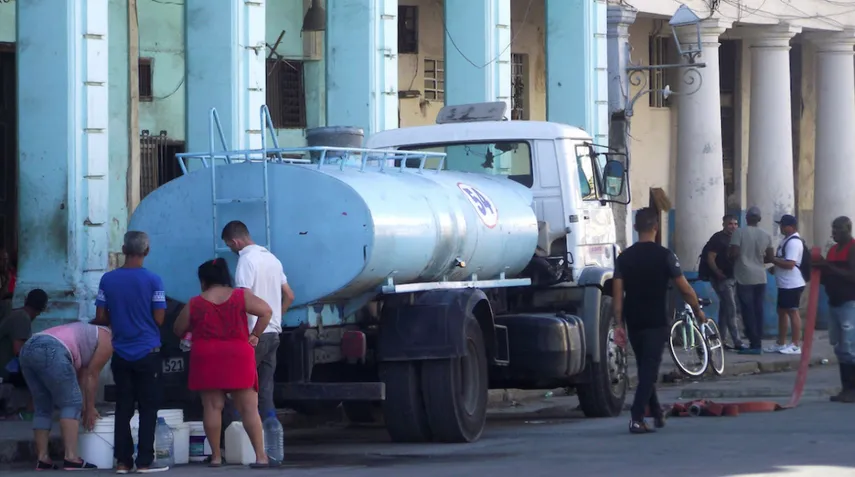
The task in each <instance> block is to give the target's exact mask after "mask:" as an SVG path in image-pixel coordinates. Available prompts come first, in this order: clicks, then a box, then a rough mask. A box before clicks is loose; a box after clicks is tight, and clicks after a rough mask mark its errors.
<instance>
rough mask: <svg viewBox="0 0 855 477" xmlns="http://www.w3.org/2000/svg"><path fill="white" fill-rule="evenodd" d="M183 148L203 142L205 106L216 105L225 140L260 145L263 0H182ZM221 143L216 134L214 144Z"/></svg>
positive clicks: (234, 145) (202, 146)
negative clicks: (184, 134)
mask: <svg viewBox="0 0 855 477" xmlns="http://www.w3.org/2000/svg"><path fill="white" fill-rule="evenodd" d="M184 15H185V16H186V21H185V24H186V32H185V34H186V39H185V44H186V56H187V61H186V65H185V70H186V73H185V74H186V78H187V79H186V83H187V88H186V90H187V149H188V150H189V151H194V152H199V151H207V150H209V149H210V146H209V145H208V138H209V134H208V129H209V128H208V112H209V111H210V109H211V108H217V113H218V114H219V116H220V121H221V123H222V126H223V132H224V134H225V137H226V141H227V142H228V143H229V144H227V146H228V147H229V148H231V149H256V148H260V147H261V134H260V133H261V121H260V120H259V108H261V106H262V105H263V104H264V103H265V102H266V89H265V88H266V85H267V63H266V58H267V50H266V47H265V44H264V35H265V23H266V22H265V18H266V17H265V0H255V1H252V2H247V1H234V0H187V1H186V2H185V6H184ZM215 147H216V148H217V150H219V149H220V148H221V146H220V144H219V139H218V140H217V144H216V146H215Z"/></svg>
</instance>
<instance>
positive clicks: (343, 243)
mask: <svg viewBox="0 0 855 477" xmlns="http://www.w3.org/2000/svg"><path fill="white" fill-rule="evenodd" d="M504 114H505V105H504V103H484V104H474V105H463V106H449V107H446V108H444V109H443V110H442V111H441V112H440V114H439V116H438V119H437V124H435V125H428V126H421V127H409V128H402V129H395V130H390V131H384V132H381V133H378V134H375V135H374V136H371V137H369V138H368V140H367V142H366V145H365V147H364V148H363V147H362V138H361V132H359V130H355V129H354V128H325V129H322V130H319V131H320V133H318V132H317V131H314V132H313V131H310V132H311V133H312V134H314V137H310V146H309V147H305V148H293V149H283V148H279V147H278V145H277V144H275V140H274V144H273V146H272V147H270V148H268V147H267V145H266V142H267V141H266V139H263V140H262V141H263V142H262V148H261V149H259V150H250V151H235V150H228V148H227V147H226V146H225V141H224V140H221V145H220V146H221V147H219V148H216V147H215V145H216V141H215V139H216V138H217V136H218V133H219V137H220V138H222V137H223V135H222V132H221V130H220V129H219V121H218V118H217V114H216V111H214V110H212V111H211V117H210V119H211V147H210V150H211V151H213V152H203V153H188V154H180V155H179V160H180V161H181V165H182V169H183V170H185V174H183V175H182V176H180V177H179V178H177V179H175V180H172V181H171V182H168V183H166V184H164V185H162V186H161V187H159V188H158V189H156V190H154V191H153V192H152V193H151V194H149V195H148V196H146V197H145V198H144V199H143V200H142V202H141V203H140V205H139V206H138V207H137V209H136V210H135V211H134V213H133V216H132V218H131V221H130V224H129V229H131V230H142V231H145V232H147V233H148V234H149V235H150V238H151V252H150V254H149V256H148V258H147V259H146V267H147V268H149V269H150V270H152V271H154V272H156V273H158V274H159V275H160V276H161V277H162V278H163V281H164V284H165V287H166V292H167V295H168V297H169V309H168V310H167V320H166V323H165V324H164V327H163V333H162V334H163V347H162V349H161V354H162V356H163V375H162V381H163V383H164V386H165V388H164V389H165V398H166V402H165V405H168V406H182V407H184V408H185V412H194V411H193V409H198V407H197V406H198V405H199V404H198V403H199V401H198V396H196V395H194V393H192V392H190V391H188V390H187V388H186V384H187V368H186V365H187V363H188V355H187V353H186V352H184V351H182V350H181V348H180V347H179V339H178V337H176V336H174V334H173V333H172V323H173V322H174V320H175V317H176V316H177V314H178V312H179V311H180V309H181V307H182V306H183V304H184V303H186V302H187V301H188V300H189V299H190V298H191V297H192V296H194V295H196V294H198V293H199V283H198V281H197V279H196V268H197V266H198V265H199V264H200V263H202V262H203V261H205V260H211V259H212V258H213V257H214V256H217V255H219V256H223V257H225V258H226V259H227V260H228V261H229V262H230V266H231V267H232V270H234V268H233V267H234V264H235V263H236V260H237V257H236V256H235V255H234V254H232V253H231V252H229V251H228V249H227V248H225V245H224V244H223V243H222V241H221V240H220V233H221V230H222V227H223V226H224V225H225V224H226V223H227V222H229V221H231V220H241V221H243V222H244V223H246V224H247V226H248V228H249V230H250V232H251V233H252V234H253V236H254V238H255V241H256V243H258V244H260V245H263V246H266V247H268V248H270V250H271V251H272V252H273V253H274V254H275V255H276V256H277V257H278V258H279V259H280V260H281V261H282V263H283V265H284V268H285V272H286V274H287V276H288V282H289V283H290V285H291V287H292V289H293V291H294V295H295V297H296V298H295V301H294V303H293V304H292V306H291V308H290V309H289V311H288V312H287V314H286V315H285V316H283V321H282V325H283V332H282V335H281V336H280V347H279V353H278V366H277V370H276V385H275V400H276V403H277V406H279V407H290V408H293V409H295V410H297V411H298V412H302V413H318V412H323V411H324V410H330V409H333V408H336V407H338V406H340V405H341V406H343V410H344V413H345V414H346V415H347V416H348V417H349V418H350V420H352V421H358V422H365V421H371V420H382V421H385V425H386V428H387V429H388V432H389V434H390V435H391V437H392V440H393V441H398V442H427V441H437V442H472V441H475V440H477V439H478V438H479V437H480V436H481V434H482V431H483V429H484V426H485V419H486V408H487V402H488V390H490V389H505V388H518V389H552V388H558V387H567V388H574V389H575V390H576V393H577V395H578V398H579V401H580V404H581V409H582V411H583V412H584V413H585V415H587V416H589V417H609V416H615V415H617V414H619V413H620V412H621V410H622V408H623V404H624V400H625V395H626V390H627V384H628V382H627V375H626V356H625V355H624V353H623V351H622V350H621V349H620V348H619V347H618V346H616V345H615V343H614V339H613V319H612V316H611V297H610V296H609V294H610V290H611V280H612V268H613V264H614V258H615V256H616V255H617V254H618V253H619V250H618V248H617V246H616V245H615V243H614V242H615V223H614V219H613V215H612V210H611V204H609V202H621V203H626V202H627V201H628V198H629V191H628V187H629V186H628V181H627V167H626V162H625V159H624V158H623V156H621V155H618V154H612V153H610V152H609V151H608V150H604V151H601V150H599V148H598V147H597V146H595V145H593V144H592V140H591V137H590V136H589V135H588V134H587V133H585V132H584V131H582V130H581V129H578V128H575V127H570V126H567V125H563V124H556V123H550V122H539V121H507V120H504ZM261 117H262V122H263V124H264V125H265V126H266V127H265V128H263V137H266V134H264V130H272V129H273V128H272V124H271V121H270V119H269V114H268V113H267V109H266V107H262V111H261ZM313 142H314V143H315V144H312V143H313ZM317 143H323V144H322V145H317ZM194 163H195V165H194ZM274 306H275V305H274ZM106 394H107V396H108V399H109V396H110V395H111V394H112V393H111V389H107V393H106Z"/></svg>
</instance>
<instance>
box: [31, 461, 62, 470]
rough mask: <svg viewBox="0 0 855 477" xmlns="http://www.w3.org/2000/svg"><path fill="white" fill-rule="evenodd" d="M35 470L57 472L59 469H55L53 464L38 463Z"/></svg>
mask: <svg viewBox="0 0 855 477" xmlns="http://www.w3.org/2000/svg"><path fill="white" fill-rule="evenodd" d="M36 470H59V467H57V466H56V465H55V464H54V463H53V462H42V461H39V463H38V464H36Z"/></svg>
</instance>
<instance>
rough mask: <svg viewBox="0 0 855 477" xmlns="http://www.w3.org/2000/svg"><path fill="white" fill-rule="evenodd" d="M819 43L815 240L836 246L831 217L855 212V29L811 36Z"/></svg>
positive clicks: (817, 60) (825, 244) (817, 46)
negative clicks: (854, 56) (833, 240)
mask: <svg viewBox="0 0 855 477" xmlns="http://www.w3.org/2000/svg"><path fill="white" fill-rule="evenodd" d="M810 38H811V40H812V41H813V42H814V43H815V44H816V49H817V51H816V103H817V104H816V159H815V160H816V162H815V172H814V174H815V178H814V191H815V192H814V240H815V245H817V246H820V247H823V246H824V247H825V249H827V248H828V247H830V246H831V222H832V221H833V220H834V219H835V218H836V217H838V216H841V215H846V216H849V217H853V216H855V187H853V186H852V180H851V175H852V170H853V167H852V165H853V163H855V130H854V129H853V128H855V64H853V47H855V31H853V30H847V31H843V32H839V33H828V34H815V35H811V37H810Z"/></svg>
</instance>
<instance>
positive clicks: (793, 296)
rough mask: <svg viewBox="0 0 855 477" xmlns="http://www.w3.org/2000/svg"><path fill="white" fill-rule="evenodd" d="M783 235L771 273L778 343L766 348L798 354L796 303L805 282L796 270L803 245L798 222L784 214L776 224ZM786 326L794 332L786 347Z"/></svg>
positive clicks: (799, 339) (799, 332) (800, 332)
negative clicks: (773, 278) (773, 275)
mask: <svg viewBox="0 0 855 477" xmlns="http://www.w3.org/2000/svg"><path fill="white" fill-rule="evenodd" d="M777 224H778V225H779V226H780V227H781V233H782V234H784V240H782V241H781V244H780V245H778V250H777V252H776V253H775V258H774V259H773V260H772V263H774V264H775V268H774V269H773V273H774V274H775V280H776V281H777V283H778V341H777V343H775V344H773V345H772V346H770V347H768V348H766V349H765V351H768V352H772V353H774V352H778V353H783V354H801V353H802V349H801V346H800V344H801V334H802V318H801V316H799V304H800V303H801V298H802V292H804V290H805V279H804V277H803V276H802V272H801V270H800V269H799V267H800V266H801V264H802V258H803V257H802V255H803V254H804V242H802V238H801V237H800V236H799V232H798V222H797V221H796V218H795V217H793V216H792V215H783V216H781V220H779V221H778V222H777ZM787 325H790V326H791V327H792V330H793V341H792V342H791V343H790V344H787Z"/></svg>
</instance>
